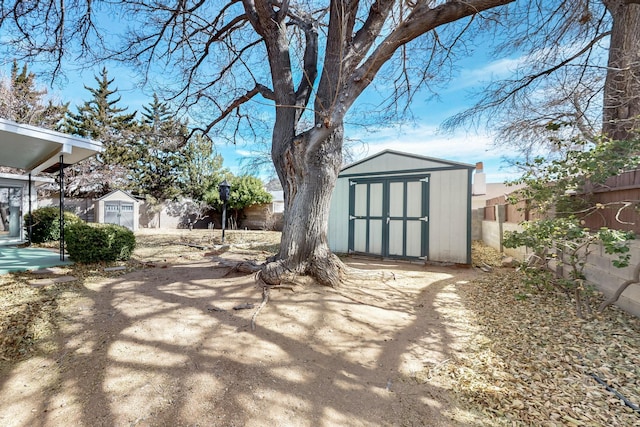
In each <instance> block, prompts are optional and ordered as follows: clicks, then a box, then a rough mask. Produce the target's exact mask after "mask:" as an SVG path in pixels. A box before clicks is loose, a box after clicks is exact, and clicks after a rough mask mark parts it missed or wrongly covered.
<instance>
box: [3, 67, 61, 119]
mask: <svg viewBox="0 0 640 427" xmlns="http://www.w3.org/2000/svg"><path fill="white" fill-rule="evenodd" d="M47 94H48V92H47V90H46V89H39V88H37V87H36V75H35V74H34V73H32V72H30V71H29V69H28V66H27V64H24V65H23V66H22V68H20V67H19V66H18V62H17V61H13V63H12V65H11V76H10V77H9V79H7V80H5V81H4V82H2V83H0V116H1V117H3V118H5V119H8V120H12V121H14V122H17V123H22V124H29V125H33V126H39V127H43V128H47V129H53V130H59V128H60V126H61V122H62V120H63V118H64V116H65V114H66V112H67V107H68V104H55V103H54V102H53V100H51V99H45V98H46V97H47Z"/></svg>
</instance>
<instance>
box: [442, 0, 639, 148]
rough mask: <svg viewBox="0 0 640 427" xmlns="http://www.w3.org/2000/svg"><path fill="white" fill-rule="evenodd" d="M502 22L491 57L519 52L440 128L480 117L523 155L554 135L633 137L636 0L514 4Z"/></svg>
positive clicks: (549, 145) (636, 77)
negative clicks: (504, 74) (506, 70)
mask: <svg viewBox="0 0 640 427" xmlns="http://www.w3.org/2000/svg"><path fill="white" fill-rule="evenodd" d="M502 24H503V25H499V26H497V27H496V29H497V30H498V31H499V32H498V35H497V38H498V39H500V40H503V43H502V44H501V45H500V46H498V48H497V51H496V52H497V53H498V55H499V56H500V57H504V56H508V55H518V58H517V59H516V60H514V61H513V62H514V63H515V67H514V70H513V72H512V73H511V75H510V77H509V78H508V79H505V80H496V81H493V82H491V83H490V84H489V85H488V87H487V88H486V89H485V91H484V96H483V97H482V98H481V101H480V102H479V103H478V104H477V105H475V106H474V107H473V108H472V109H470V110H468V111H465V112H463V113H461V114H459V115H457V116H455V117H453V118H452V119H450V120H448V121H447V122H446V123H445V126H446V127H449V128H451V127H455V126H458V125H460V124H462V123H464V122H466V121H468V120H469V119H478V118H480V117H484V118H486V119H487V120H488V122H489V124H490V126H491V127H492V128H493V129H497V130H498V136H497V138H496V145H498V146H507V147H509V148H512V149H516V150H517V151H518V153H519V154H521V155H524V156H528V155H530V154H532V153H535V152H536V151H538V152H539V150H543V151H544V152H545V153H547V154H548V153H550V152H551V151H553V150H554V149H555V148H556V146H555V145H554V138H553V136H555V137H557V136H560V137H564V138H565V139H570V138H571V137H573V136H579V137H580V138H583V139H586V140H588V141H595V139H594V136H595V135H597V134H600V133H603V134H604V135H606V136H608V137H610V138H613V139H618V140H626V139H629V138H634V137H637V136H638V129H639V128H640V0H535V1H529V2H517V3H516V5H515V8H514V9H512V13H511V15H510V16H509V17H505V19H504V20H503V22H502ZM523 52H524V53H523ZM559 129H560V133H558V130H559Z"/></svg>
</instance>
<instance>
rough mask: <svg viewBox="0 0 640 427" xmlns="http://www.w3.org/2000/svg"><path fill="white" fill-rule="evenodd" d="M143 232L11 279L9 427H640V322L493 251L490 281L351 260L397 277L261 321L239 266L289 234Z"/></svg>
mask: <svg viewBox="0 0 640 427" xmlns="http://www.w3.org/2000/svg"><path fill="white" fill-rule="evenodd" d="M136 237H137V241H138V243H139V246H138V248H137V249H136V251H135V254H134V258H133V259H132V260H131V261H129V262H126V263H116V264H109V265H101V264H92V265H74V266H71V267H64V268H58V269H52V270H51V271H46V272H35V273H18V274H7V275H0V426H2V427H5V426H29V427H31V426H41V427H45V426H269V427H271V426H278V427H279V426H454V427H455V426H472V427H473V426H499V427H502V426H535V427H538V426H548V427H564V426H567V427H576V426H584V427H587V426H588V427H611V426H621V427H626V426H633V427H640V319H639V318H637V317H634V316H631V315H629V314H628V313H625V312H623V311H622V310H620V309H618V308H616V307H611V308H609V309H607V310H606V311H605V312H603V313H599V314H598V313H594V314H593V316H592V318H591V319H590V320H583V319H579V318H578V317H577V316H576V315H575V306H574V304H573V302H572V301H571V300H570V299H569V298H567V296H566V295H564V294H562V293H553V292H549V291H542V290H536V287H535V286H531V285H527V284H526V283H525V281H524V280H523V277H522V274H521V273H520V272H518V271H516V270H514V269H513V268H499V267H497V268H491V267H490V266H494V267H495V266H498V265H500V264H501V261H502V257H501V255H500V254H499V253H497V252H496V251H494V250H492V249H490V248H486V247H484V246H482V245H481V244H479V243H478V242H474V244H473V251H472V258H473V264H474V265H477V266H481V267H482V269H484V270H485V271H482V269H480V268H456V267H455V266H449V267H445V266H433V265H427V266H424V265H417V264H409V263H399V262H397V263H392V262H381V261H376V260H371V259H369V260H367V259H357V258H346V259H344V261H345V262H346V263H348V264H349V265H351V266H353V267H356V268H360V269H364V270H378V271H384V272H386V274H385V276H386V277H387V279H386V280H381V279H375V280H367V281H362V282H357V283H350V284H349V285H345V286H344V287H342V288H340V289H335V290H334V289H326V288H320V287H317V286H310V287H301V286H294V287H292V288H291V289H287V288H280V289H273V290H272V291H271V296H270V300H269V302H268V304H267V305H266V306H264V308H262V310H261V311H260V312H259V314H258V315H257V316H256V312H257V310H258V308H259V306H260V303H261V302H262V300H263V298H262V293H261V289H259V288H258V287H257V286H256V284H255V282H254V279H253V277H252V276H251V275H244V274H240V273H238V272H233V271H231V269H230V268H229V267H228V266H227V267H225V266H224V264H225V263H226V262H229V261H230V260H247V259H253V260H257V261H263V260H264V259H266V257H267V256H269V255H270V254H273V253H274V251H275V250H277V242H278V240H279V234H278V233H269V232H244V231H234V232H228V234H227V240H226V243H228V245H225V246H221V245H220V243H221V241H220V237H221V236H220V235H219V230H216V231H195V230H194V231H192V232H189V231H185V230H180V231H176V232H174V233H171V234H160V235H159V234H156V233H148V232H147V233H145V232H140V233H138V235H137V236H136ZM589 298H591V299H592V300H593V303H594V304H595V307H597V305H598V304H599V302H601V301H602V295H600V294H598V293H597V292H595V293H592V294H590V297H589ZM253 319H255V329H253V328H252V327H251V326H252V320H253Z"/></svg>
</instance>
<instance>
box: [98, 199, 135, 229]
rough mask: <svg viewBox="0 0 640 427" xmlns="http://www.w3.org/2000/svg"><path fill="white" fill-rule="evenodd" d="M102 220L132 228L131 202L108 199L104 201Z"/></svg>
mask: <svg viewBox="0 0 640 427" xmlns="http://www.w3.org/2000/svg"><path fill="white" fill-rule="evenodd" d="M104 222H106V223H107V224H118V225H122V226H124V227H127V228H128V229H129V230H133V203H130V202H121V201H108V202H105V203H104Z"/></svg>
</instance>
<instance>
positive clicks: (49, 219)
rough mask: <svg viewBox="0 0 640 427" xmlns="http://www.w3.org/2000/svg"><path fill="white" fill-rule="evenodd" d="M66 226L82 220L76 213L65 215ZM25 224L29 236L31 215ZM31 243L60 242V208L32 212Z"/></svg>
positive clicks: (25, 220) (50, 207)
mask: <svg viewBox="0 0 640 427" xmlns="http://www.w3.org/2000/svg"><path fill="white" fill-rule="evenodd" d="M64 222H65V225H71V224H77V223H80V222H82V219H80V217H79V216H78V215H76V214H74V213H71V212H66V211H65V213H64ZM24 224H25V230H26V232H27V235H29V214H26V215H25V216H24ZM31 230H32V231H31V243H44V242H51V241H56V240H60V208H59V207H57V206H49V207H46V208H40V209H36V210H34V211H32V212H31Z"/></svg>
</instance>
